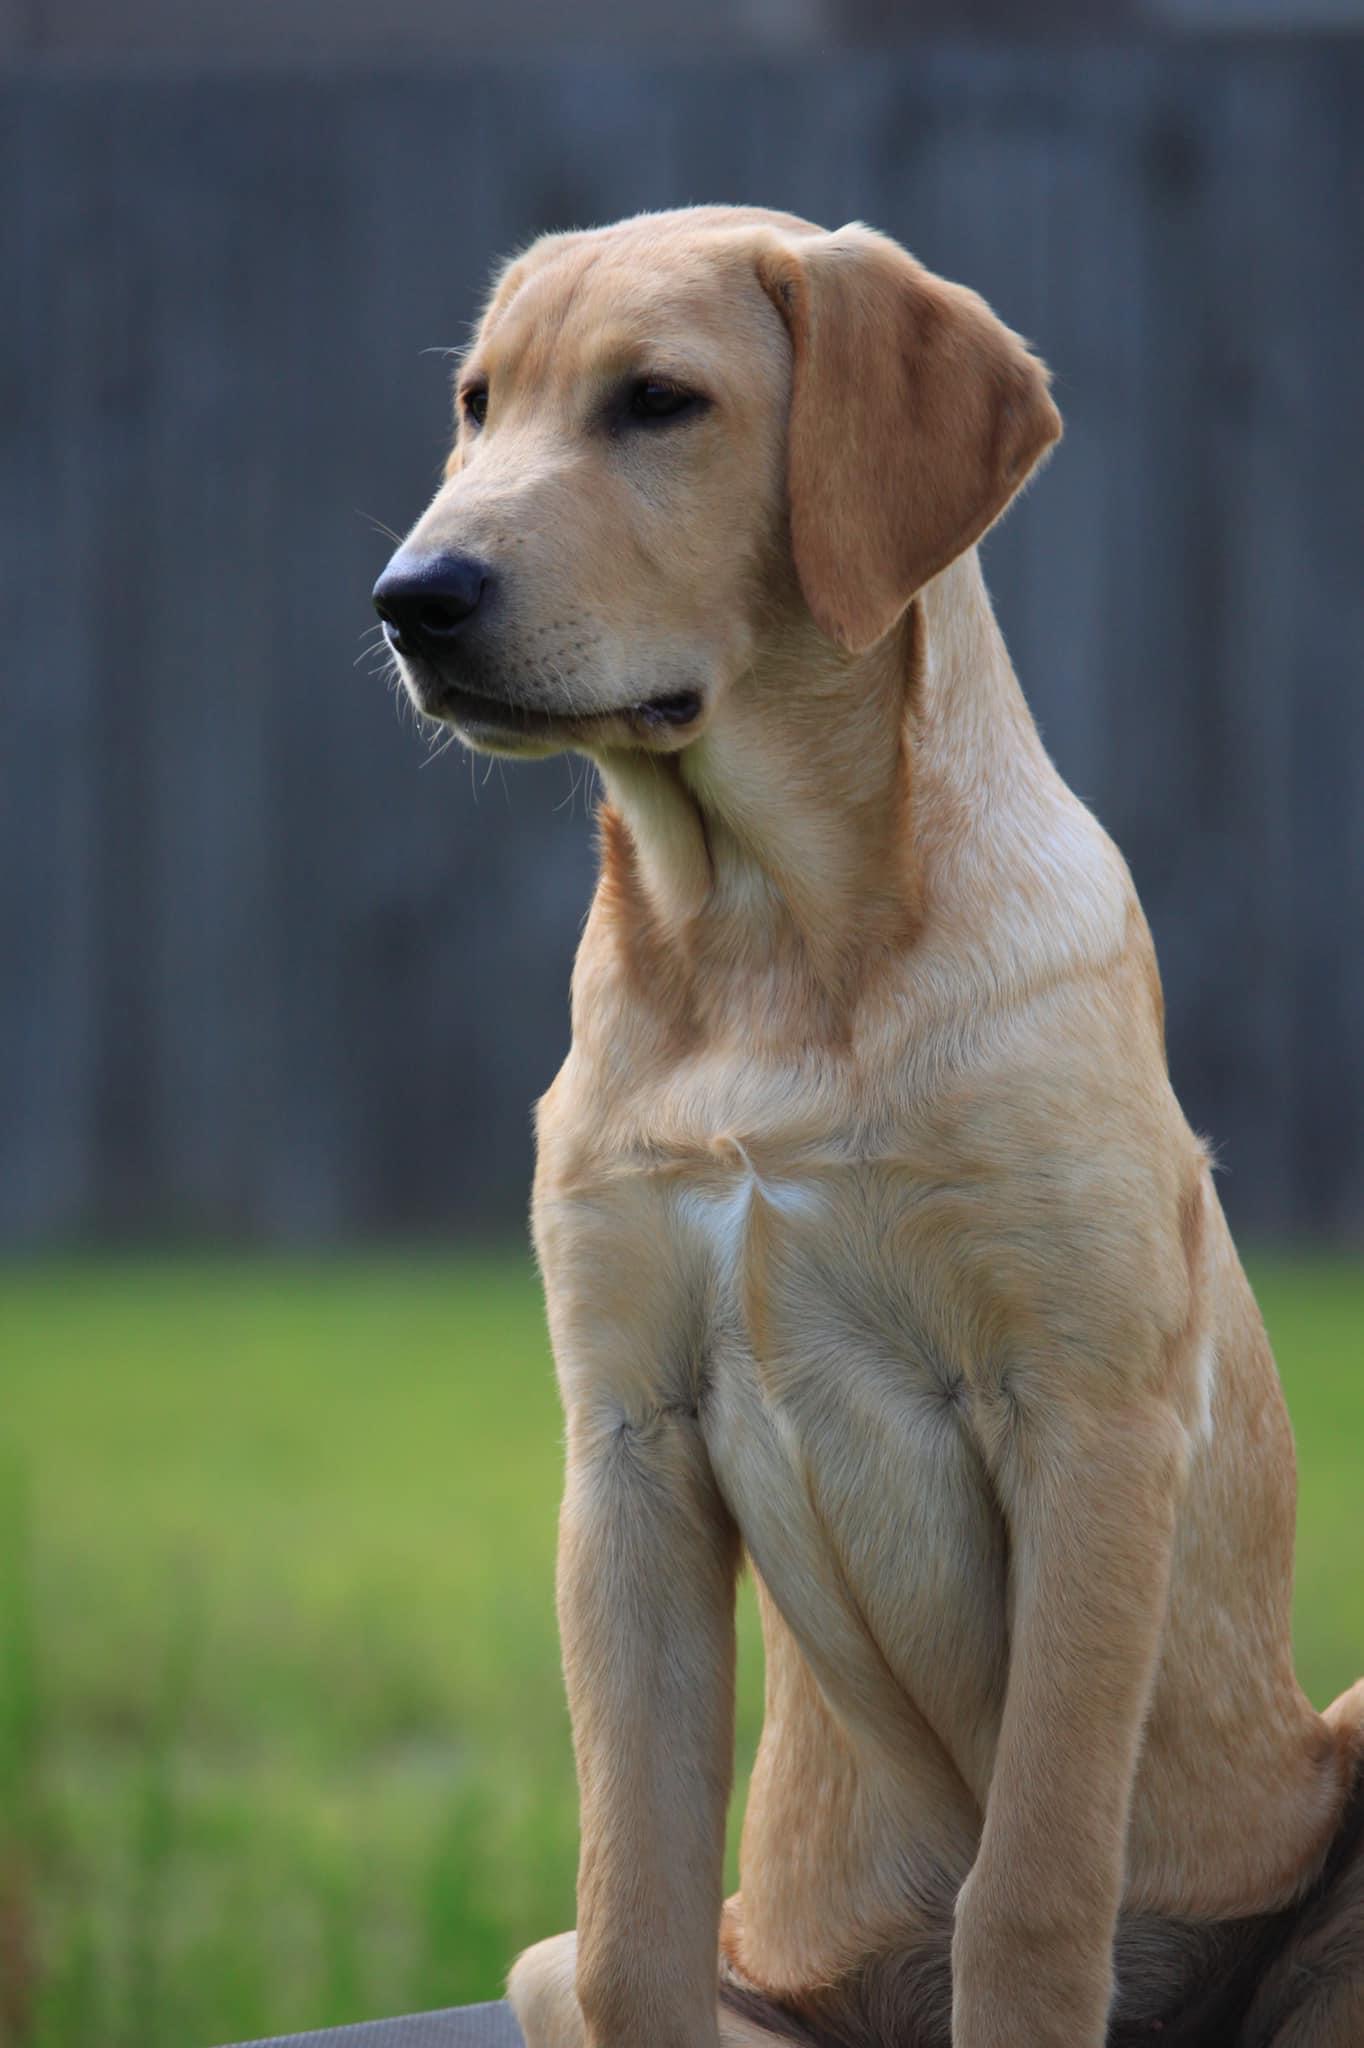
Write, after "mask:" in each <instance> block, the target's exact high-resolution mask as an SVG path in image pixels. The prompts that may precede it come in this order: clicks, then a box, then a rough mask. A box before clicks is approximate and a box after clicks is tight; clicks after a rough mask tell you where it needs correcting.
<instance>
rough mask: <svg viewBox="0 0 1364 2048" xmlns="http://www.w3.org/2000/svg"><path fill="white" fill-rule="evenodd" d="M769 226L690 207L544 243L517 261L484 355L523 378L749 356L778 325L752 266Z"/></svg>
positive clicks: (496, 367) (492, 317) (501, 371)
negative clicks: (748, 347) (747, 349)
mask: <svg viewBox="0 0 1364 2048" xmlns="http://www.w3.org/2000/svg"><path fill="white" fill-rule="evenodd" d="M763 224H765V223H763ZM760 232H761V226H760V223H759V221H758V219H757V217H756V216H755V217H754V218H753V219H752V220H751V221H750V220H749V219H746V218H745V217H743V216H739V217H737V218H736V217H735V216H730V217H728V218H723V219H721V220H719V221H715V222H712V221H711V220H708V219H707V220H702V221H694V220H693V219H692V218H691V217H690V216H688V215H686V214H682V215H675V216H671V217H669V216H664V217H661V218H660V217H654V218H647V217H646V218H645V219H642V220H640V221H638V222H635V221H631V222H626V223H622V224H621V225H620V226H619V227H615V228H610V229H605V230H596V231H594V232H592V233H589V234H584V235H572V236H564V237H560V238H547V239H546V241H545V242H544V243H539V244H536V245H534V246H533V247H532V248H531V249H530V250H529V251H528V252H527V254H526V256H524V257H523V258H522V259H521V261H520V264H519V265H516V266H513V269H512V271H511V272H510V273H509V275H508V278H507V281H506V286H507V287H509V288H504V290H503V291H501V292H499V293H498V294H497V295H496V296H495V298H494V301H493V304H492V306H491V307H490V309H489V312H488V314H487V316H486V317H485V320H484V323H483V327H482V330H481V332H480V335H479V338H478V341H477V343H476V351H477V354H478V356H479V358H480V360H481V362H482V364H483V366H484V367H485V369H486V370H487V371H488V372H489V374H490V375H493V376H496V377H498V378H500V379H513V380H514V381H515V382H517V383H518V384H520V383H533V384H541V383H543V382H545V381H546V380H547V379H549V378H550V377H551V376H552V377H554V378H555V379H571V378H573V377H576V376H577V375H580V374H582V373H583V372H586V371H591V370H593V369H596V368H598V367H605V366H610V365H612V364H617V363H618V364H620V365H622V366H623V365H625V364H626V363H628V362H630V361H631V360H636V361H637V362H638V364H639V366H640V367H644V366H645V362H646V359H647V362H648V366H649V367H654V368H657V369H660V370H667V369H669V368H679V369H680V368H681V367H682V363H683V360H684V359H685V358H686V356H687V355H688V354H689V353H690V354H692V355H694V356H695V357H696V359H697V364H696V366H697V367H698V368H704V367H706V365H707V364H708V362H711V361H712V360H713V359H714V358H715V357H717V356H718V355H719V354H721V353H723V354H726V355H728V356H729V357H731V358H741V357H742V352H743V348H744V345H745V343H748V344H752V343H754V342H756V341H758V340H759V339H760V338H761V337H763V336H764V334H765V333H766V332H767V330H768V329H770V328H772V327H773V326H774V320H773V315H772V309H771V307H770V303H769V302H768V300H767V297H766V294H765V293H764V292H763V290H762V288H761V285H760V284H759V281H758V276H757V270H756V264H755V257H756V254H757V250H758V247H759V239H758V238H759V235H760ZM518 271H520V273H521V274H520V275H519V276H518V275H517V272H518ZM717 367H718V365H717Z"/></svg>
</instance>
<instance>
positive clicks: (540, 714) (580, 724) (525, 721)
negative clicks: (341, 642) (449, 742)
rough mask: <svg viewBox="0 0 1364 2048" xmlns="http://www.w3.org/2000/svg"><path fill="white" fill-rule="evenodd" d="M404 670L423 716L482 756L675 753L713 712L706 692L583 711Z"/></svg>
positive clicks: (414, 666) (422, 667) (419, 669)
mask: <svg viewBox="0 0 1364 2048" xmlns="http://www.w3.org/2000/svg"><path fill="white" fill-rule="evenodd" d="M402 674H403V683H404V685H405V687H406V689H407V693H408V695H409V697H410V698H411V699H412V702H413V703H414V704H415V705H416V707H417V709H418V711H419V712H420V713H421V714H422V716H423V718H430V719H433V720H435V721H436V722H438V723H439V724H441V725H448V726H452V727H453V728H454V730H455V732H456V733H457V734H458V736H459V738H460V739H461V740H463V742H464V744H465V745H466V746H468V747H473V748H475V749H476V750H477V751H478V752H479V753H483V754H503V755H508V756H512V757H514V758H517V759H520V760H527V759H529V760H535V759H538V758H541V757H543V756H545V755H547V754H559V753H563V752H565V751H567V750H569V749H574V750H577V751H578V752H593V751H595V750H596V749H598V748H604V747H637V748H643V749H645V750H647V751H648V752H650V753H655V754H659V753H663V754H667V753H676V752H677V751H678V749H679V748H681V747H685V746H687V745H688V744H689V742H690V741H691V740H693V739H695V737H696V735H697V733H698V732H699V731H700V729H701V725H702V722H703V720H704V716H705V709H706V700H705V695H704V693H703V692H702V691H701V690H699V689H684V690H670V691H660V692H659V693H658V694H657V695H656V696H652V697H645V698H641V699H640V700H639V701H638V702H636V703H629V704H621V705H618V706H606V707H602V708H599V709H596V710H593V711H578V710H576V709H574V710H570V709H569V708H568V707H567V706H556V705H545V704H522V703H518V702H516V701H515V700H514V699H511V698H506V697H501V696H496V697H494V696H485V695H483V694H482V693H481V692H479V691H476V690H468V689H465V688H464V687H463V686H462V685H460V684H457V683H455V682H452V681H451V679H450V678H449V677H448V676H446V675H443V674H441V673H440V672H439V671H437V670H435V669H433V668H430V667H428V666H427V665H426V664H424V663H421V664H419V663H416V662H412V661H404V662H403V664H402Z"/></svg>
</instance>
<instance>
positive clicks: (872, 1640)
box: [669, 1145, 1007, 1784]
mask: <svg viewBox="0 0 1364 2048" xmlns="http://www.w3.org/2000/svg"><path fill="white" fill-rule="evenodd" d="M669 1206H670V1211H671V1214H670V1218H669V1227H670V1230H671V1232H672V1233H674V1236H675V1245H676V1250H677V1252H678V1253H679V1254H680V1263H681V1264H682V1266H683V1267H684V1269H685V1270H687V1271H688V1272H689V1273H690V1274H691V1276H692V1289H691V1293H692V1299H693V1300H694V1301H696V1302H698V1303H700V1304H701V1306H700V1308H699V1310H698V1311H697V1312H696V1313H697V1317H698V1327H697V1329H696V1331H695V1341H697V1342H698V1344H699V1346H700V1348H701V1354H702V1360H703V1365H702V1388H703V1393H702V1400H701V1405H700V1412H701V1416H702V1423H703V1427H704V1430H705V1434H706V1439H707V1443H708V1446H709V1449H710V1454H711V1459H712V1463H713V1466H714V1469H715V1472H716V1475H717V1479H718V1482H719V1484H720V1487H721V1489H722V1491H723V1493H724V1495H725V1497H726V1500H727V1502H728V1505H729V1507H730V1509H731V1512H732V1513H733V1514H734V1516H735V1519H736V1521H737V1522H738V1524H739V1527H740V1529H741V1531H742V1533H743V1536H744V1539H745V1542H746V1544H747V1546H748V1549H749V1551H750V1553H751V1555H752V1557H753V1560H754V1563H755V1565H756V1567H757V1569H758V1571H759V1573H760V1575H761V1576H762V1578H763V1580H764V1583H765V1584H766V1586H767V1588H768V1590H769V1592H770V1593H771V1595H772V1597H773V1599H774V1601H775V1603H776V1605H777V1607H778V1608H779V1609H780V1611H781V1613H782V1615H783V1617H784V1619H785V1621H786V1623H787V1625H788V1627H789V1628H790V1629H791V1630H792V1632H793V1634H794V1635H795V1636H796V1638H797V1640H798V1641H799V1642H800V1643H801V1645H802V1647H803V1648H804V1650H805V1653H806V1656H807V1659H808V1661H809V1662H810V1664H811V1665H812V1667H813V1668H814V1669H815V1671H816V1675H817V1676H819V1678H820V1679H821V1682H822V1684H823V1685H824V1688H825V1691H826V1693H827V1694H828V1695H829V1697H830V1699H831V1701H833V1702H834V1703H835V1704H836V1705H837V1706H839V1707H840V1709H841V1710H843V1711H844V1712H845V1713H846V1715H847V1716H848V1717H849V1718H850V1719H854V1720H860V1721H861V1722H862V1723H863V1724H864V1725H865V1726H866V1727H867V1728H868V1730H869V1731H870V1732H871V1733H873V1734H880V1735H882V1736H883V1737H884V1738H885V1739H886V1741H887V1742H888V1743H890V1744H892V1745H893V1744H894V1743H895V1742H896V1741H897V1740H899V1739H901V1737H900V1734H899V1733H898V1732H897V1730H898V1719H897V1716H898V1715H900V1714H902V1712H903V1707H904V1701H905V1700H906V1699H908V1700H910V1701H912V1702H913V1705H914V1707H915V1708H916V1709H917V1710H918V1711H919V1712H920V1713H922V1714H923V1715H924V1716H925V1717H926V1718H927V1719H928V1720H929V1722H930V1723H931V1724H932V1725H933V1726H935V1727H936V1728H937V1729H938V1730H939V1731H940V1732H942V1733H944V1736H945V1739H947V1740H948V1746H949V1747H950V1748H951V1749H952V1750H953V1753H954V1756H955V1760H956V1761H957V1764H958V1767H959V1768H960V1769H961V1770H962V1772H963V1774H964V1775H965V1776H966V1777H967V1779H968V1782H978V1783H982V1784H983V1783H984V1782H986V1781H987V1780H988V1772H989V1766H990V1760H991V1757H992V1754H993V1740H994V1731H995V1728H996V1726H997V1716H998V1707H999V1703H1000V1700H1001V1698H1002V1689H1003V1679H1004V1667H1005V1654H1006V1620H1005V1610H1006V1581H1007V1559H1006V1551H1005V1543H1004V1535H1003V1530H1002V1527H1001V1524H1000V1520H999V1516H998V1513H997V1508H996V1504H995V1494H994V1491H993V1488H992V1486H991V1483H990V1481H989V1478H988V1475H987V1472H986V1469H985V1465H984V1462H983V1459H982V1457H981V1454H980V1451H979V1449H978V1446H977V1440H976V1436H975V1432H974V1430H973V1426H972V1404H973V1400H974V1399H975V1398H976V1396H975V1394H974V1393H973V1390H972V1386H971V1377H972V1376H971V1374H970V1373H969V1371H968V1370H966V1369H965V1367H964V1363H963V1360H962V1359H961V1358H960V1356H957V1355H954V1347H953V1342H952V1336H951V1331H950V1327H949V1326H948V1325H947V1324H945V1323H944V1322H943V1321H942V1319H941V1318H940V1317H938V1316H937V1315H935V1313H934V1312H933V1311H932V1310H931V1309H930V1308H929V1307H928V1306H927V1304H928V1303H930V1302H931V1301H932V1300H933V1298H934V1296H935V1293H937V1292H940V1290H936V1289H935V1287H934V1284H933V1278H932V1274H931V1272H930V1271H929V1270H928V1268H927V1265H926V1260H925V1253H924V1250H923V1246H924V1242H925V1233H924V1230H923V1228H922V1227H917V1228H916V1208H917V1202H916V1191H915V1189H914V1188H913V1186H912V1184H911V1183H910V1182H909V1181H908V1179H907V1178H906V1175H905V1174H904V1172H903V1171H902V1170H896V1169H895V1168H893V1167H889V1166H885V1165H881V1166H878V1165H875V1164H865V1163H857V1164H854V1163H851V1162H846V1161H844V1162H830V1161H826V1162H824V1163H821V1164H816V1165H811V1164H808V1163H805V1164H795V1163H793V1164H791V1165H789V1166H785V1167H782V1166H778V1165H775V1164H769V1163H767V1162H764V1163H763V1165H762V1166H761V1168H760V1167H759V1166H758V1165H757V1164H756V1163H755V1162H754V1160H753V1158H752V1157H751V1156H750V1155H749V1154H747V1153H746V1152H745V1151H744V1150H743V1148H742V1147H740V1146H738V1145H733V1146H732V1148H731V1162H730V1165H729V1170H728V1171H726V1172H724V1173H723V1174H711V1175H708V1176H707V1177H706V1179H705V1180H704V1181H697V1182H692V1183H687V1184H683V1185H681V1186H680V1187H678V1188H677V1189H676V1190H675V1192H674V1194H673V1197H672V1201H671V1203H670V1205H669ZM922 1222H923V1219H922V1217H920V1218H918V1223H919V1225H920V1226H922ZM929 1236H930V1237H931V1226H930V1229H929ZM891 1692H897V1693H898V1695H899V1698H898V1700H897V1699H893V1698H891V1697H889V1694H890V1693H891Z"/></svg>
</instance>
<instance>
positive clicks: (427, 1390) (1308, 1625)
mask: <svg viewBox="0 0 1364 2048" xmlns="http://www.w3.org/2000/svg"><path fill="white" fill-rule="evenodd" d="M1255 1278H1256V1280H1257V1283H1258V1285H1259V1289H1260V1293H1261V1298H1262V1301H1263V1303H1264V1306H1265V1309H1266V1313H1267V1315H1268V1318H1269V1321H1270V1325H1271V1329H1272V1332H1273V1334H1274V1337H1275V1340H1276V1344H1277V1348H1278V1352H1279V1358H1280V1363H1281V1366H1282V1369H1283V1374H1284V1379H1285V1383H1286V1385H1287V1388H1288V1394H1289V1401H1290V1405H1291V1407H1292V1409H1293V1413H1294V1420H1295V1423H1296V1427H1297V1433H1298V1442H1299V1451H1300V1467H1301V1476H1302V1493H1303V1506H1302V1527H1301V1537H1300V1546H1299V1600H1298V1641H1299V1651H1300V1665H1301V1669H1302V1672H1303V1677H1304V1681H1305V1683H1306V1684H1307V1686H1308V1689H1309V1691H1310V1692H1311V1693H1312V1694H1313V1696H1314V1698H1316V1699H1317V1700H1318V1701H1324V1700H1326V1699H1327V1698H1329V1697H1330V1696H1332V1695H1333V1694H1334V1693H1335V1692H1337V1691H1339V1690H1340V1688H1341V1687H1342V1686H1344V1685H1345V1684H1346V1683H1348V1682H1350V1681H1351V1680H1352V1679H1353V1678H1354V1677H1355V1676H1356V1675H1357V1674H1358V1672H1359V1671H1360V1670H1361V1669H1364V1583H1361V1579H1360V1576H1359V1575H1358V1574H1356V1573H1354V1572H1353V1571H1351V1569H1350V1568H1349V1564H1348V1560H1350V1559H1351V1558H1353V1557H1355V1556H1357V1555H1358V1552H1359V1541H1360V1533H1361V1530H1360V1524H1361V1520H1362V1519H1364V1511H1362V1510H1361V1508H1360V1505H1359V1501H1360V1487H1359V1476H1358V1474H1359V1453H1358V1446H1359V1444H1360V1443H1361V1441H1364V1370H1361V1365H1362V1364H1364V1269H1361V1268H1358V1267H1354V1268H1351V1267H1347V1266H1345V1265H1343V1264H1331V1263H1328V1262H1324V1261H1322V1262H1317V1261H1309V1262H1287V1261H1279V1262H1272V1261H1263V1262H1261V1263H1260V1264H1259V1265H1258V1266H1257V1268H1256V1272H1255ZM0 1360H3V1364H2V1365H0V1372H2V1374H3V1378H2V1379H0V1404H2V1405H0V2044H3V2048H96V2044H98V2048H209V2044H211V2043H218V2042H222V2041H225V2040H229V2039H236V2038H241V2037H244V2036H249V2035H253V2034H263V2033H268V2032H274V2031H287V2030H290V2029H293V2028H301V2027H305V2026H320V2025H326V2024H335V2023H337V2022H340V2021H343V2020H347V2019H357V2018H363V2017H366V2016H369V2015H373V2014H378V2013H383V2012H400V2011H405V2010H412V2009H415V2008H419V2007H422V2006H427V2005H437V2004H448V2003H457V2002H460V2001H462V2000H467V1999H475V1998H479V1997H487V1996H491V1995H495V1994H496V1992H497V1989H498V1987H499V1984H500V1981H501V1976H502V1973H503V1971H504V1969H505V1967H506V1964H507V1962H508V1960H509V1958H510V1956H511V1955H512V1954H513V1953H514V1951H515V1950H516V1948H517V1947H518V1946H519V1945H520V1944H522V1943H524V1942H526V1941H529V1940H532V1939H534V1938H536V1937H537V1936H539V1935H541V1934H545V1933H549V1932H553V1931H555V1930H557V1929H558V1928H561V1927H566V1926H568V1925H570V1924H571V1922H572V1918H573V1864H574V1844H575V1808H574V1795H573V1784H572V1764H571V1757H570V1752H569V1744H568V1730H567V1722H566V1718H565V1714H564V1711H563V1705H562V1696H561V1689H560V1682H559V1673H558V1658H557V1649H556V1644H555V1637H554V1615H553V1584H552V1574H553V1564H552V1560H553V1547H554V1521H555V1512H556V1505H557V1496H558V1486H559V1460H560V1422H559V1414H558V1408H557V1402H556V1397H555V1393H554V1387H553V1381H552V1376H551V1372H550V1367H549V1360H548V1354H547V1348H546V1344H545V1339H544V1333H543V1324H542V1318H541V1310H540V1304H539V1298H538V1294H537V1291H536V1287H535V1283H534V1280H533V1277H532V1275H531V1273H530V1271H529V1268H528V1266H527V1265H526V1263H525V1262H524V1261H522V1260H518V1259H512V1258H506V1259H500V1260H497V1259H493V1260H490V1259H486V1258H484V1259H480V1260H478V1261H477V1262H474V1261H473V1260H471V1259H468V1258H463V1259H451V1260H446V1261H440V1262H437V1261H435V1260H400V1259H390V1260H382V1261H381V1260H352V1261H347V1262H346V1263H344V1264H300V1263H293V1262H289V1263H282V1262H270V1261H263V1260H241V1261H222V1262H196V1263H172V1264H168V1263H165V1262H156V1263H153V1262H146V1263H139V1262H130V1263H122V1264H107V1263H91V1262H77V1261H72V1262H60V1263H53V1264H49V1265H38V1266H35V1267H31V1268H29V1269H26V1270H21V1269H16V1268H9V1269H3V1270H0ZM741 1621H742V1644H743V1649H742V1669H741V1701H740V1767H741V1778H742V1775H743V1770H744V1767H745V1763H746V1759H747V1758H748V1757H749V1756H750V1755H751V1751H752V1745H753V1742H754V1739H755V1736H756V1731H757V1724H758V1715H759V1700H760V1685H761V1674H760V1665H759V1659H758V1655H757V1651H756V1638H755V1630H754V1623H753V1614H752V1609H751V1603H750V1601H749V1599H748V1596H747V1595H745V1602H744V1608H743V1612H742V1616H741Z"/></svg>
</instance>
